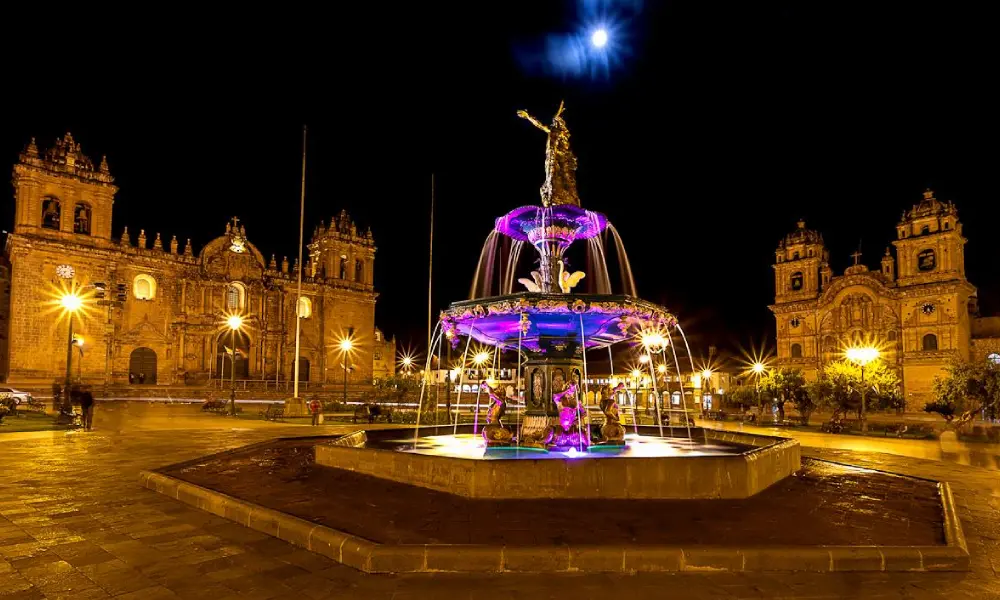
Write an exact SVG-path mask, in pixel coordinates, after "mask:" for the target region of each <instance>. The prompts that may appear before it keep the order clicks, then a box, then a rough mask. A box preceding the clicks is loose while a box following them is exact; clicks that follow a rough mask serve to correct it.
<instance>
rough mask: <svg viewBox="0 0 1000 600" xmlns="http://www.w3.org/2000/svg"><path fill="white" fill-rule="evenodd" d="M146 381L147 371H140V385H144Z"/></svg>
mask: <svg viewBox="0 0 1000 600" xmlns="http://www.w3.org/2000/svg"><path fill="white" fill-rule="evenodd" d="M144 383H146V374H145V373H139V385H142V384H144Z"/></svg>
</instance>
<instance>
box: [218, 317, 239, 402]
mask: <svg viewBox="0 0 1000 600" xmlns="http://www.w3.org/2000/svg"><path fill="white" fill-rule="evenodd" d="M226 326H227V327H229V331H230V340H231V342H230V343H231V344H232V346H233V347H232V349H231V350H230V354H229V382H230V385H229V413H230V414H231V415H232V416H234V417H235V416H236V332H237V331H239V330H240V328H242V327H243V317H241V316H239V315H230V316H229V317H228V318H227V319H226ZM223 364H225V363H223Z"/></svg>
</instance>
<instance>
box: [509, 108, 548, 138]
mask: <svg viewBox="0 0 1000 600" xmlns="http://www.w3.org/2000/svg"><path fill="white" fill-rule="evenodd" d="M517 116H519V117H521V118H522V119H527V120H528V121H530V122H531V124H532V125H534V126H535V127H537V128H539V129H541V130H542V131H544V132H545V133H549V126H548V125H546V124H545V123H542V122H541V121H539V120H538V119H536V118H535V117H533V116H531V115H529V114H528V111H526V110H519V111H517Z"/></svg>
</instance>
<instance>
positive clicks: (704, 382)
mask: <svg viewBox="0 0 1000 600" xmlns="http://www.w3.org/2000/svg"><path fill="white" fill-rule="evenodd" d="M706 392H707V393H708V395H709V397H711V395H712V370H711V369H705V370H704V371H702V372H701V409H702V410H708V409H709V407H708V406H706V405H705V393H706Z"/></svg>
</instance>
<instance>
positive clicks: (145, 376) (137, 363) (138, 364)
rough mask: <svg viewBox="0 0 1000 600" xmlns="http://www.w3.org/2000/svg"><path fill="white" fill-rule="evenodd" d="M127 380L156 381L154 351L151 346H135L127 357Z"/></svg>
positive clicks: (141, 382)
mask: <svg viewBox="0 0 1000 600" xmlns="http://www.w3.org/2000/svg"><path fill="white" fill-rule="evenodd" d="M128 382H129V383H132V384H139V385H143V384H150V383H156V352H153V350H152V349H151V348H145V347H143V348H136V349H135V350H133V351H132V354H130V355H129V358H128Z"/></svg>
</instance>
